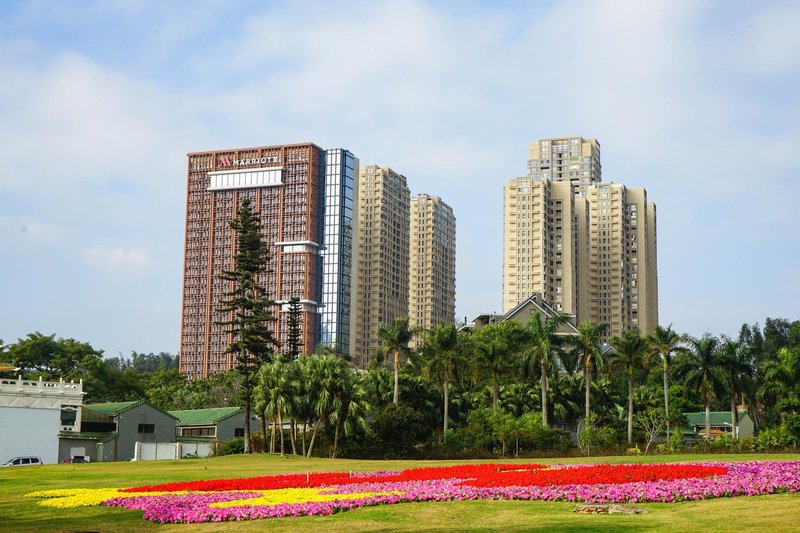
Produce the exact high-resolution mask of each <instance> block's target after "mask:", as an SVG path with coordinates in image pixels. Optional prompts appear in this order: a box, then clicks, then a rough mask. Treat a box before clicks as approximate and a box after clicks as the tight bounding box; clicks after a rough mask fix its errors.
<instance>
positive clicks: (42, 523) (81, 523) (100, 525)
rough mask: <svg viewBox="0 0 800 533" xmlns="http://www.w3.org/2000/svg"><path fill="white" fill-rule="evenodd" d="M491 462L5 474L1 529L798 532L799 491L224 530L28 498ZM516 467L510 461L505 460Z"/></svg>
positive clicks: (438, 508)
mask: <svg viewBox="0 0 800 533" xmlns="http://www.w3.org/2000/svg"><path fill="white" fill-rule="evenodd" d="M704 459H708V460H725V461H733V460H754V459H756V460H800V455H709V456H701V455H683V456H656V457H646V458H635V457H601V458H592V459H590V460H586V459H580V458H570V459H543V460H530V459H529V460H524V461H519V462H539V463H559V462H561V463H576V462H588V461H592V462H613V463H620V462H634V461H643V462H675V461H699V460H704ZM465 462H475V463H479V462H485V461H356V460H348V459H336V460H328V459H297V458H280V457H274V456H261V455H256V456H249V457H246V456H228V457H217V458H212V459H194V460H183V461H157V462H139V463H97V464H76V465H47V466H41V467H29V468H3V469H0V531H14V532H16V531H43V532H44V531H48V532H52V531H102V532H112V531H140V532H145V531H159V532H161V531H170V532H171V531H192V532H194V531H256V530H259V531H260V530H264V529H267V528H269V530H270V531H325V532H326V533H334V532H347V533H354V532H356V531H412V530H426V531H430V530H442V531H444V530H459V531H465V530H467V531H492V530H503V531H529V530H535V529H542V530H547V531H578V530H584V529H591V530H595V531H656V530H657V531H665V530H666V531H687V530H690V529H694V530H705V529H714V530H717V529H736V530H738V531H747V530H752V531H770V533H774V532H778V531H797V529H798V525H797V523H796V522H795V520H796V518H795V517H797V516H800V494H781V495H773V496H758V497H740V498H722V499H717V500H708V501H702V502H684V503H675V504H639V507H642V508H644V509H647V510H648V511H649V513H648V514H645V515H633V516H621V515H614V516H608V515H600V516H597V515H576V514H574V513H572V510H573V509H574V508H575V504H571V503H560V502H557V503H553V502H520V501H513V502H511V501H508V502H506V501H476V502H447V503H407V504H399V505H393V506H378V507H367V508H363V509H358V510H355V511H348V512H343V513H339V514H335V515H332V516H323V517H303V518H286V519H271V520H255V521H250V522H228V523H223V524H191V525H181V524H178V525H175V524H173V525H164V526H159V525H156V524H152V523H150V522H147V521H145V520H142V518H141V512H140V511H128V510H125V509H118V508H109V507H89V508H79V509H53V508H48V507H42V506H40V505H38V504H37V503H36V500H34V499H32V498H25V497H24V495H25V494H27V493H28V492H32V491H35V490H47V489H57V488H100V487H126V486H135V485H141V484H152V483H159V482H167V481H180V480H193V479H215V478H224V477H249V476H256V475H268V474H279V473H286V472H307V471H337V470H342V471H347V470H354V471H357V470H393V469H402V468H410V467H419V466H430V465H446V464H457V463H465ZM508 462H513V461H508Z"/></svg>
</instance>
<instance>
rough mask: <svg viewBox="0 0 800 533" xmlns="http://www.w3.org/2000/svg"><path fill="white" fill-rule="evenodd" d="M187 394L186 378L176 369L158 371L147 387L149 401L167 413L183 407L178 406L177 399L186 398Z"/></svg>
mask: <svg viewBox="0 0 800 533" xmlns="http://www.w3.org/2000/svg"><path fill="white" fill-rule="evenodd" d="M186 392H187V385H186V376H184V375H182V374H181V373H180V372H179V371H178V370H177V369H174V368H171V369H166V368H161V369H159V370H156V371H155V372H153V373H152V374H151V375H150V376H149V379H148V381H147V385H146V386H145V396H146V397H147V401H148V402H150V403H151V404H152V405H154V406H156V407H158V408H159V409H163V410H165V411H168V410H172V409H177V408H179V407H181V406H180V405H176V402H175V399H176V398H184V397H185V394H186Z"/></svg>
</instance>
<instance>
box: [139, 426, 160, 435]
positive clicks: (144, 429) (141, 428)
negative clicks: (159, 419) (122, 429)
mask: <svg viewBox="0 0 800 533" xmlns="http://www.w3.org/2000/svg"><path fill="white" fill-rule="evenodd" d="M155 432H156V425H155V424H139V433H155Z"/></svg>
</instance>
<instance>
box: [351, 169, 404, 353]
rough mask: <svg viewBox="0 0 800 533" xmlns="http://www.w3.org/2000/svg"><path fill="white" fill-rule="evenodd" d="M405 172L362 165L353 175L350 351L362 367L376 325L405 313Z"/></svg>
mask: <svg viewBox="0 0 800 533" xmlns="http://www.w3.org/2000/svg"><path fill="white" fill-rule="evenodd" d="M410 197H411V194H410V191H409V189H408V184H407V182H406V178H405V176H403V175H401V174H398V173H396V172H395V171H393V170H392V169H391V168H389V167H382V166H379V165H373V164H370V165H366V166H364V167H363V168H361V170H360V172H359V178H358V201H357V208H356V215H357V218H358V223H357V227H358V229H357V235H356V242H357V244H356V249H357V254H356V258H355V260H356V265H357V266H356V269H355V276H354V278H355V279H354V283H353V287H354V301H355V306H354V309H353V325H352V329H351V340H352V355H353V358H354V359H355V363H356V364H357V365H358V366H361V367H365V366H366V365H368V364H369V362H370V360H371V359H372V357H373V356H374V355H375V353H376V352H377V351H378V349H379V347H380V342H379V340H378V336H377V331H378V327H379V326H380V325H382V324H391V323H392V321H393V320H394V319H395V318H397V317H405V316H408V269H409V233H410V213H409V211H410V199H411V198H410Z"/></svg>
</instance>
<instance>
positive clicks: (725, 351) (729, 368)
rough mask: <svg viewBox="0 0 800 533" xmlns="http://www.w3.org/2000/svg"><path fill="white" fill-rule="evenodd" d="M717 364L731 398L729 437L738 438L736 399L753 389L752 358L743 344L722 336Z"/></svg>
mask: <svg viewBox="0 0 800 533" xmlns="http://www.w3.org/2000/svg"><path fill="white" fill-rule="evenodd" d="M719 364H720V368H721V369H722V373H723V375H724V378H725V385H726V388H727V390H728V393H729V394H730V398H731V436H732V437H736V438H738V431H737V426H738V423H739V410H738V409H737V407H736V405H737V404H736V397H737V396H739V395H740V394H741V395H744V394H746V393H747V392H748V391H751V390H752V389H753V379H752V378H753V374H754V373H755V366H754V364H753V358H752V356H751V355H750V350H748V349H747V346H746V345H745V344H744V343H742V342H738V341H735V340H732V339H730V338H728V337H725V336H723V337H722V343H721V344H720V347H719Z"/></svg>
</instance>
